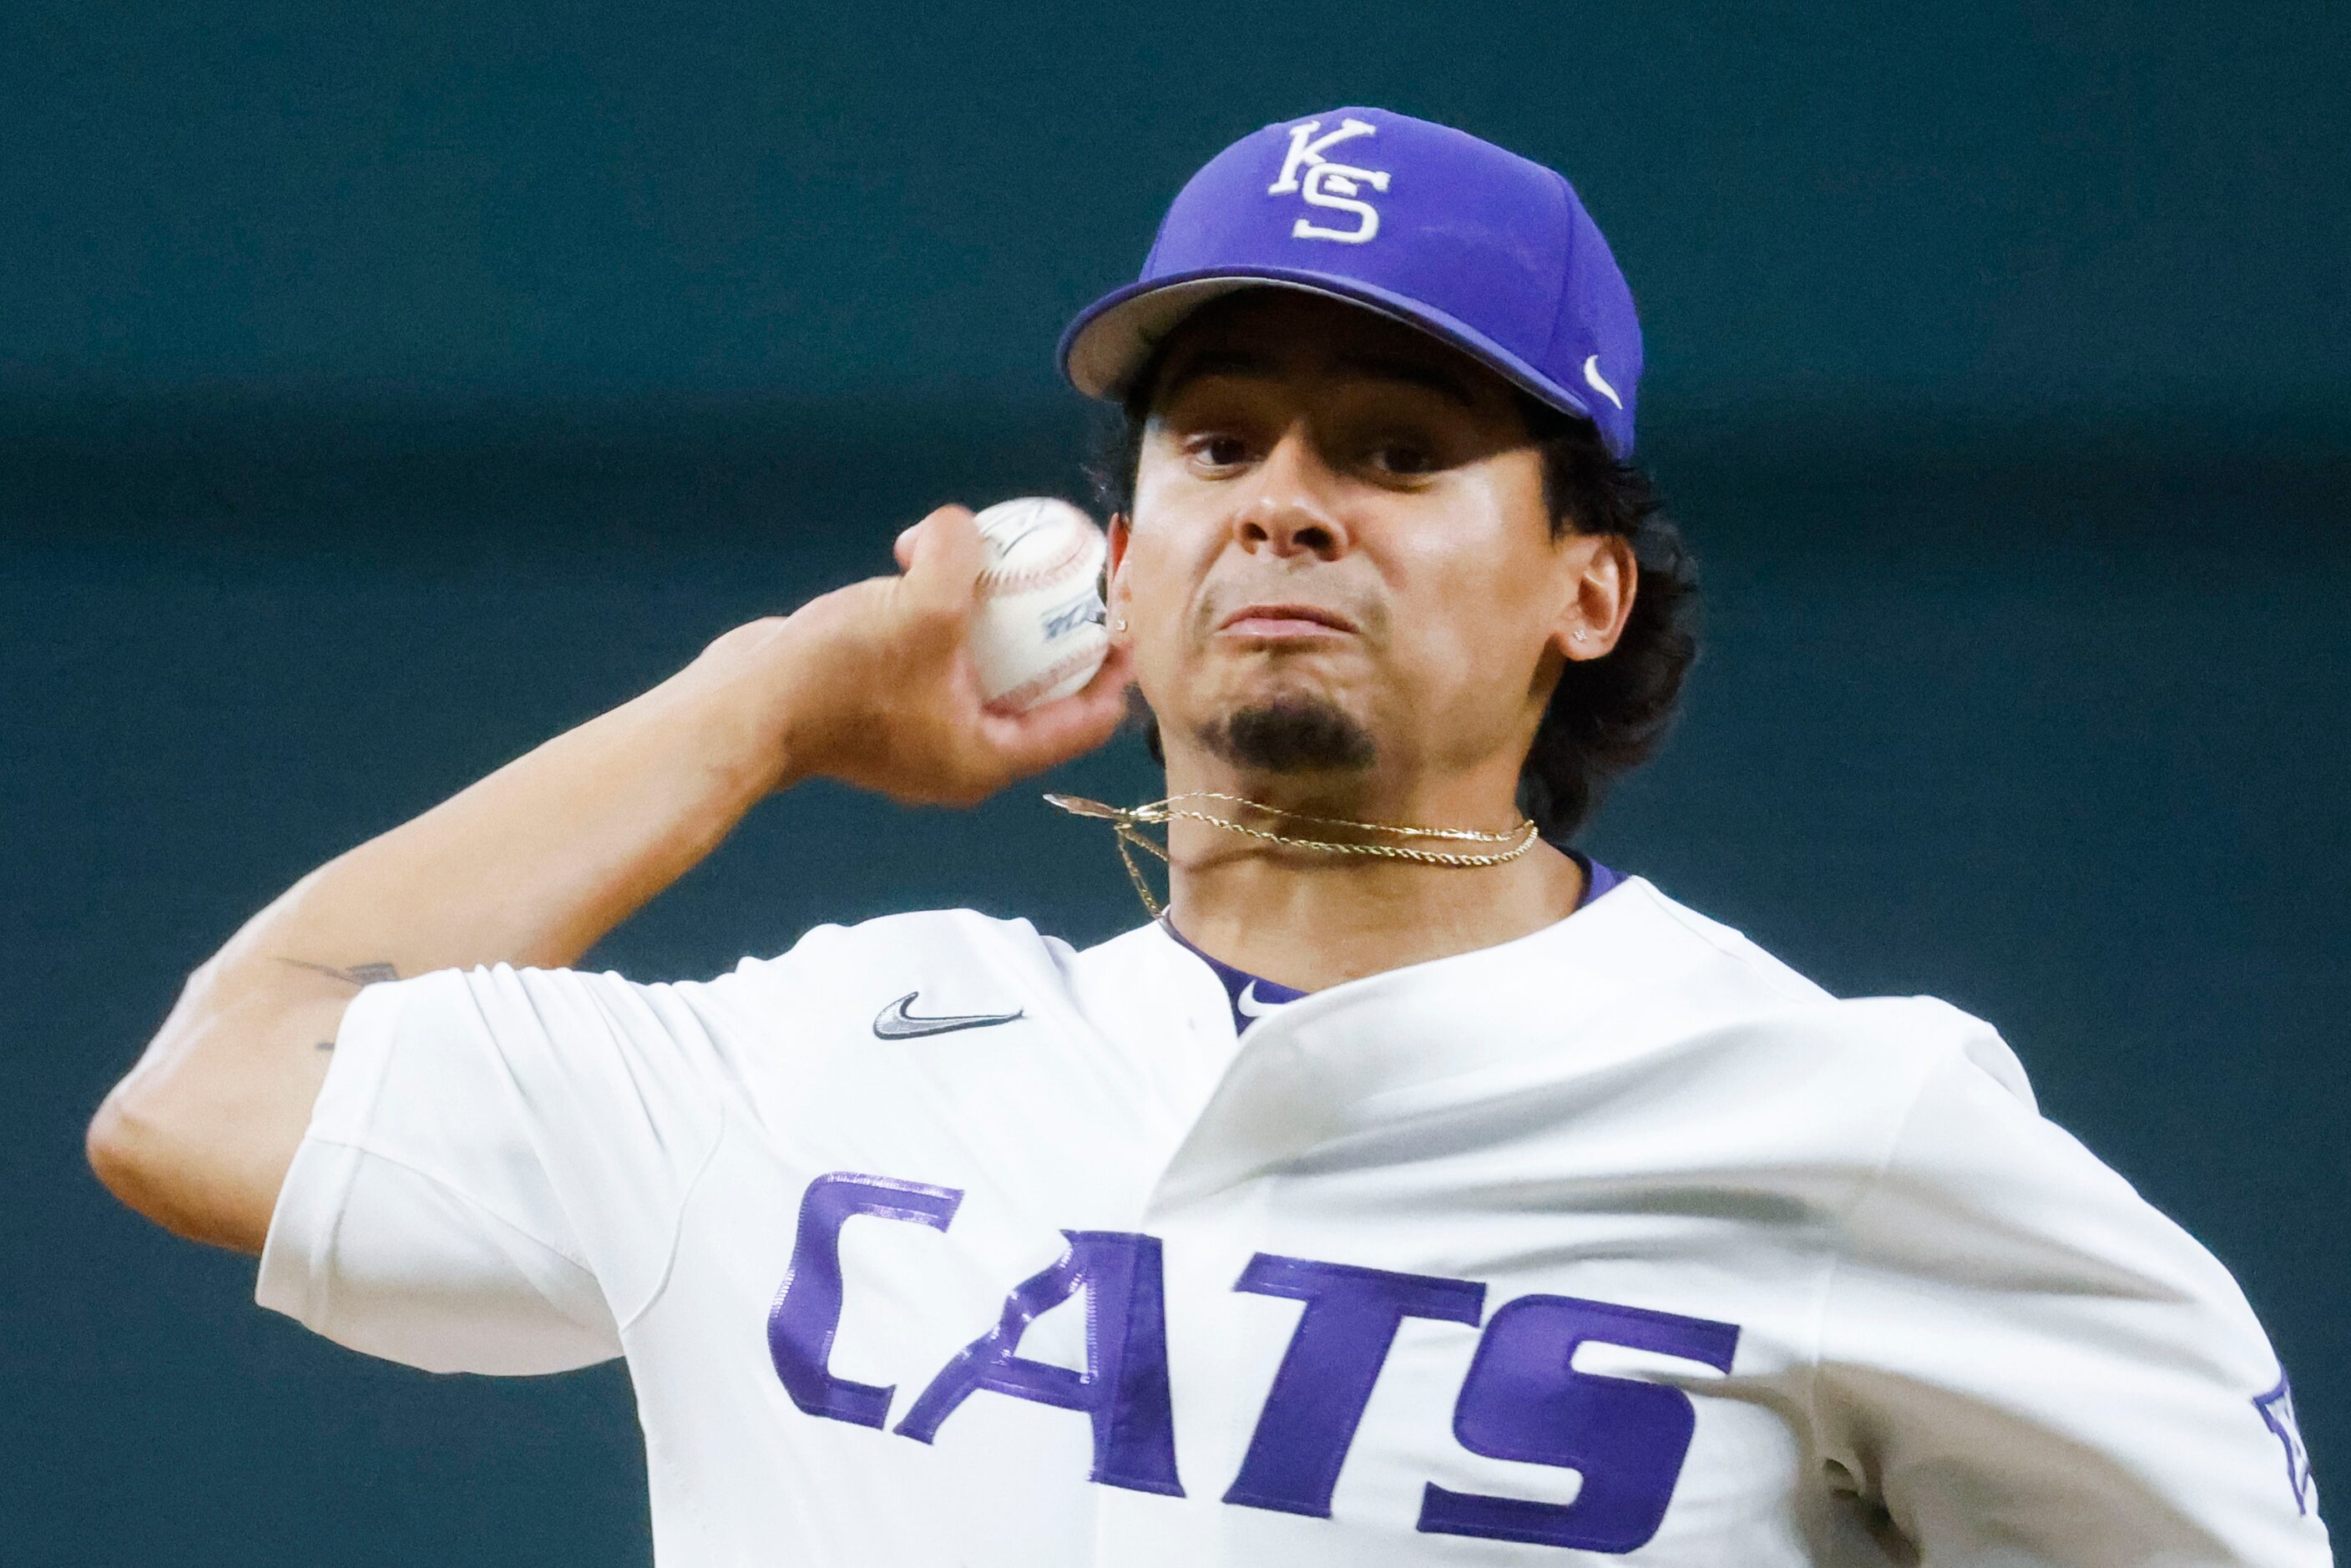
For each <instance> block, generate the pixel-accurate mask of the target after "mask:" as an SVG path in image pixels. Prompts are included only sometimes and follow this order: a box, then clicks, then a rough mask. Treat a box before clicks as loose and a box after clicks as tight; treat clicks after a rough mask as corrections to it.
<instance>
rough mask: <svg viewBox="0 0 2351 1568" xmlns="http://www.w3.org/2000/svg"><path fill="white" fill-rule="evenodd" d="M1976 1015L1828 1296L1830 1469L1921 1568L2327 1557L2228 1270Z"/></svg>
mask: <svg viewBox="0 0 2351 1568" xmlns="http://www.w3.org/2000/svg"><path fill="white" fill-rule="evenodd" d="M1952 1016H1953V1017H1955V1018H1956V1017H1964V1015H1958V1014H1953V1015H1952ZM1966 1021H1967V1023H1968V1024H1969V1025H1970V1026H1972V1029H1971V1030H1970V1031H1968V1035H1967V1038H1966V1039H1965V1040H1964V1043H1962V1044H1959V1045H1956V1046H1953V1047H1952V1048H1950V1049H1948V1050H1946V1051H1942V1052H1941V1053H1940V1054H1939V1056H1938V1059H1937V1060H1936V1061H1935V1064H1934V1066H1933V1067H1932V1069H1931V1070H1930V1071H1928V1074H1927V1076H1926V1078H1925V1081H1924V1083H1923V1086H1922V1088H1921V1090H1920V1092H1919V1094H1918V1096H1917V1100H1916V1102H1915V1103H1914V1104H1913V1106H1912V1107H1911V1110H1910V1112H1909V1113H1908V1116H1907V1120H1906V1121H1905V1122H1904V1124H1903V1125H1902V1128H1901V1130H1900V1133H1899V1134H1898V1136H1897V1137H1896V1140H1895V1142H1894V1144H1893V1146H1892V1148H1891V1151H1890V1153H1889V1154H1888V1155H1887V1157H1886V1163H1885V1166H1884V1168H1883V1170H1882V1172H1881V1173H1880V1174H1879V1176H1878V1178H1877V1179H1876V1181H1875V1182H1874V1183H1873V1184H1872V1185H1871V1186H1869V1187H1868V1188H1867V1189H1866V1191H1865V1195H1864V1196H1863V1197H1861V1199H1860V1200H1859V1202H1858V1203H1857V1204H1856V1206H1855V1208H1854V1209H1853V1211H1852V1213H1851V1215H1850V1217H1849V1222H1848V1224H1849V1228H1848V1232H1847V1236H1846V1243H1847V1245H1846V1248H1845V1250H1844V1255H1843V1257H1842V1258H1841V1259H1840V1260H1839V1262H1838V1265H1837V1267H1836V1270H1835V1272H1834V1274H1833V1276H1832V1278H1831V1282H1830V1285H1829V1287H1828V1290H1827V1292H1826V1295H1825V1298H1824V1301H1823V1314H1822V1320H1821V1341H1820V1360H1819V1366H1818V1374H1817V1379H1816V1384H1815V1390H1814V1398H1815V1411H1814V1415H1815V1420H1816V1422H1817V1427H1816V1430H1817V1431H1818V1432H1819V1433H1820V1434H1821V1437H1822V1446H1823V1459H1824V1460H1825V1462H1826V1464H1827V1466H1828V1468H1829V1471H1830V1475H1831V1478H1832V1480H1833V1482H1834V1484H1835V1485H1836V1486H1837V1488H1838V1490H1846V1491H1849V1492H1851V1493H1853V1494H1855V1496H1856V1497H1857V1499H1858V1500H1859V1501H1860V1503H1861V1512H1862V1514H1863V1515H1864V1517H1865V1518H1866V1519H1867V1520H1868V1521H1870V1522H1869V1528H1872V1529H1875V1530H1879V1531H1883V1530H1886V1529H1888V1528H1890V1529H1892V1530H1893V1531H1898V1533H1899V1534H1900V1535H1901V1536H1902V1537H1903V1538H1904V1539H1905V1540H1906V1541H1907V1542H1908V1543H1909V1549H1910V1550H1912V1551H1914V1552H1917V1558H1916V1561H1917V1562H1919V1563H1922V1564H1923V1565H1924V1568H1940V1565H1946V1564H1962V1563H1967V1564H1973V1563H2016V1564H2020V1565H2022V1564H2051V1565H2055V1564H2063V1565H2064V1568H2124V1565H2126V1564H2145V1563H2179V1564H2183V1565H2185V1564H2191V1563H2192V1564H2198V1565H2206V1564H2211V1565H2218V1564H2224V1563H2225V1564H2243V1565H2248V1568H2250V1565H2253V1564H2259V1565H2261V1568H2319V1565H2323V1564H2328V1563H2332V1561H2333V1558H2332V1556H2331V1554H2330V1552H2329V1548H2328V1544H2327V1537H2326V1531H2325V1526H2324V1525H2323V1524H2321V1523H2320V1521H2319V1519H2318V1513H2317V1496H2316V1492H2315V1490H2314V1488H2313V1487H2312V1485H2311V1482H2310V1478H2309V1473H2308V1462H2307V1459H2306V1458H2305V1457H2304V1454H2303V1451H2302V1447H2301V1442H2300V1439H2299V1437H2298V1436H2297V1435H2296V1434H2295V1431H2294V1419H2293V1406H2292V1401H2291V1397H2290V1396H2289V1395H2288V1393H2287V1391H2286V1387H2285V1378H2284V1374H2283V1371H2282V1370H2281V1369H2280V1367H2279V1364H2278V1361H2277V1357H2276V1355H2275V1354H2274V1353H2273V1351H2272V1350H2271V1348H2270V1344H2269V1342H2268V1340H2267V1338H2266V1336H2265V1335H2264V1334H2263V1333H2262V1328H2261V1325H2260V1324H2259V1323H2258V1322H2256V1321H2255V1319H2254V1316H2253V1313H2252V1309H2251V1307H2250V1306H2248V1305H2247V1303H2246V1301H2245V1299H2244V1296H2243V1294H2242V1293H2241V1291H2239V1290H2238V1288H2237V1285H2236V1282H2235V1281H2234V1280H2232V1279H2231V1277H2230V1275H2229V1273H2228V1270H2225V1269H2224V1268H2222V1267H2221V1265H2220V1263H2219V1262H2218V1261H2217V1260H2214V1259H2213V1258H2212V1256H2211V1255H2210V1253H2208V1252H2207V1251H2205V1250H2204V1249H2202V1248H2201V1247H2199V1245H2198V1244H2197V1243H2196V1242H2195V1241H2194V1240H2193V1239H2190V1238H2189V1236H2188V1235H2187V1234H2186V1232H2184V1231H2183V1230H2181V1229H2180V1228H2179V1227H2178V1226H2176V1225H2174V1224H2173V1223H2172V1222H2171V1221H2170V1220H2168V1219H2167V1218H2165V1217H2164V1216H2163V1215H2161V1214H2159V1213H2158V1212H2157V1211H2156V1210H2155V1208H2154V1207H2151V1206H2150V1205H2149V1204H2147V1202H2146V1201H2145V1200H2144V1199H2142V1198H2141V1197H2139V1196H2138V1194H2137V1192H2135V1191H2134V1190H2133V1189H2132V1188H2131V1186H2130V1185H2129V1184H2128V1183H2127V1182H2126V1181H2125V1180H2123V1178H2122V1177H2121V1176H2117V1175H2116V1173H2115V1172H2114V1171H2112V1170H2110V1169H2108V1168H2107V1167H2106V1166H2104V1165H2103V1164H2101V1163H2100V1162H2099V1161H2098V1160H2097V1159H2096V1158H2095V1157H2094V1156H2093V1155H2091V1154H2090V1153H2089V1152H2088V1151H2087V1150H2086V1149H2085V1148H2084V1147H2083V1146H2082V1145H2080V1144H2078V1143H2077V1142H2075V1141H2074V1139H2073V1138H2072V1137H2071V1136H2069V1135H2068V1134H2066V1133H2064V1131H2063V1130H2061V1129H2060V1128H2058V1127H2057V1126H2055V1125H2054V1124H2052V1123H2050V1122H2047V1121H2045V1120H2043V1119H2042V1118H2041V1117H2040V1116H2039V1115H2038V1114H2037V1113H2035V1112H2034V1110H2033V1108H2032V1101H2031V1092H2030V1090H2029V1089H2027V1088H2026V1087H2025V1083H2024V1078H2023V1073H2022V1069H2021V1068H2019V1067H2018V1066H2017V1064H2016V1061H2015V1059H2014V1057H2013V1056H2011V1054H2010V1053H2009V1051H2008V1048H2007V1047H2006V1046H2005V1045H2004V1044H2002V1043H2001V1041H2000V1040H1999V1039H1998V1037H1997V1036H1996V1035H1993V1034H1992V1033H1991V1030H1989V1029H1988V1028H1986V1027H1985V1026H1982V1025H1980V1024H1978V1023H1976V1022H1975V1020H1973V1019H1968V1020H1966ZM1904 1560H1906V1561H1907V1560H1910V1559H1907V1558H1905V1559H1904Z"/></svg>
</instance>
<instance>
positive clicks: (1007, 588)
mask: <svg viewBox="0 0 2351 1568" xmlns="http://www.w3.org/2000/svg"><path fill="white" fill-rule="evenodd" d="M1093 542H1094V540H1093V530H1092V527H1091V526H1089V527H1087V528H1081V529H1078V530H1076V531H1075V535H1074V537H1073V538H1071V540H1070V544H1069V548H1068V549H1064V550H1063V551H1062V552H1061V554H1060V555H1058V556H1055V557H1054V558H1053V559H1051V560H1049V561H1044V562H1041V563H1040V564H1039V565H1036V566H1031V567H1024V568H1022V569H1021V570H1019V571H1006V570H1003V569H1002V568H1000V567H993V566H991V567H988V568H987V569H986V570H983V571H982V572H981V573H980V574H979V593H980V596H981V597H982V598H987V599H993V598H995V597H996V596H998V595H999V594H1004V593H1019V592H1023V591H1026V590H1029V589H1031V588H1041V587H1042V586H1044V585H1045V584H1046V583H1048V582H1050V581H1051V580H1053V579H1055V578H1057V577H1059V576H1061V574H1062V573H1063V572H1065V571H1067V570H1070V568H1071V567H1073V566H1075V565H1077V564H1078V563H1079V562H1080V561H1081V560H1083V559H1085V557H1086V552H1087V550H1088V549H1091V548H1092V545H1093Z"/></svg>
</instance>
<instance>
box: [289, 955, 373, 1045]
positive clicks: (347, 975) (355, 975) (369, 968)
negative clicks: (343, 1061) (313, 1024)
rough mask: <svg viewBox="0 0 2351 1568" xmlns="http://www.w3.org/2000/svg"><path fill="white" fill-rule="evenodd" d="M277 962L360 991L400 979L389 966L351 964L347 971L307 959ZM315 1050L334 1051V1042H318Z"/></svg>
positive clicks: (290, 959)
mask: <svg viewBox="0 0 2351 1568" xmlns="http://www.w3.org/2000/svg"><path fill="white" fill-rule="evenodd" d="M278 961H279V962H280V963H285V964H291V965H293V966H294V967H297V968H300V969H313V970H316V971H317V972H318V973H319V974H321V975H332V976H333V977H335V978H336V979H338V980H341V981H343V982H344V983H345V984H347V985H350V986H353V987H356V988H361V989H364V988H367V987H369V986H372V985H374V984H375V983H376V982H377V981H379V980H396V979H398V978H400V971H398V970H397V969H394V968H393V967H392V966H391V965H389V964H353V965H352V966H351V967H350V968H348V969H338V968H336V967H334V966H333V965H332V964H314V963H312V962H310V960H309V959H308V958H281V959H280V960H278ZM317 1049H319V1050H320V1051H332V1050H334V1049H335V1042H334V1041H333V1040H319V1042H318V1045H317Z"/></svg>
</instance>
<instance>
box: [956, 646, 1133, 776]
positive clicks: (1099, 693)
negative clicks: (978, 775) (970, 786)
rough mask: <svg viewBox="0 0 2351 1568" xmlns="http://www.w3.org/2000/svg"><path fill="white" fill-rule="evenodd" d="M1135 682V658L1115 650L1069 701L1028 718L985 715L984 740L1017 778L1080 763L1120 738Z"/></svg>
mask: <svg viewBox="0 0 2351 1568" xmlns="http://www.w3.org/2000/svg"><path fill="white" fill-rule="evenodd" d="M1133 679H1134V668H1133V659H1132V656H1131V655H1130V654H1129V653H1128V652H1127V650H1125V649H1124V648H1123V647H1116V646H1113V648H1112V649H1111V651H1110V653H1109V655H1108V656H1107V657H1106V658H1104V659H1103V660H1102V668H1101V669H1099V670H1096V671H1095V672H1094V674H1093V678H1092V680H1090V681H1088V682H1087V683H1086V684H1085V685H1084V687H1083V688H1082V689H1081V690H1079V691H1076V692H1073V693H1071V695H1068V696H1065V697H1057V698H1055V699H1054V700H1053V701H1051V702H1049V703H1044V704H1040V706H1036V707H1033V708H1030V709H1029V710H1028V711H1027V712H1026V713H998V712H994V711H992V710H984V711H983V712H982V713H981V715H980V736H981V738H982V739H983V740H984V741H985V742H986V743H987V746H988V747H989V748H990V749H991V750H992V751H994V752H995V753H996V754H997V757H998V759H999V760H1000V762H1001V763H1002V765H1003V766H1004V767H1005V768H1007V769H1008V771H1009V772H1010V773H1011V774H1012V775H1013V776H1014V777H1019V775H1022V774H1028V773H1035V772H1039V771H1040V770H1042V769H1044V768H1050V767H1052V766H1054V765H1055V764H1056V763H1061V762H1067V761H1068V760H1069V759H1070V758H1073V757H1081V756H1083V755H1085V753H1087V752H1089V751H1092V750H1093V749H1094V748H1095V747H1098V746H1100V745H1102V743H1103V742H1104V741H1106V740H1108V739H1109V738H1110V737H1112V735H1113V734H1114V733H1116V731H1117V729H1118V727H1119V723H1120V721H1121V720H1122V719H1123V718H1124V717H1125V716H1126V688H1127V685H1128V684H1129V683H1130V682H1131V681H1132V680H1133Z"/></svg>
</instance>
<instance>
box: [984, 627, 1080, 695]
mask: <svg viewBox="0 0 2351 1568" xmlns="http://www.w3.org/2000/svg"><path fill="white" fill-rule="evenodd" d="M1109 655H1110V647H1109V643H1108V639H1104V642H1103V646H1102V649H1101V651H1100V652H1099V653H1097V652H1096V651H1095V650H1094V649H1092V648H1081V649H1079V650H1078V651H1077V652H1076V653H1071V654H1070V655H1069V656H1068V657H1067V658H1065V659H1063V660H1062V661H1061V663H1060V664H1048V665H1046V666H1045V668H1044V670H1043V671H1042V672H1041V673H1040V674H1034V675H1031V676H1029V678H1028V679H1027V680H1025V681H1023V682H1021V683H1020V684H1019V685H1017V686H1015V687H1013V688H1012V689H1011V690H1010V691H1008V692H1001V693H998V695H995V696H992V697H990V698H988V699H987V706H990V707H993V708H1019V707H1026V706H1028V705H1029V702H1030V700H1031V699H1033V698H1036V697H1039V696H1041V695H1044V694H1045V693H1047V692H1049V691H1051V690H1052V689H1053V687H1054V686H1055V685H1058V684H1059V683H1060V682H1061V680H1062V679H1063V678H1064V677H1066V676H1068V675H1069V674H1071V672H1072V671H1074V670H1076V669H1077V668H1078V666H1080V665H1081V664H1084V663H1085V662H1086V661H1087V660H1089V659H1092V660H1093V661H1094V663H1096V664H1100V663H1102V660H1103V659H1105V658H1107V657H1109Z"/></svg>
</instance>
